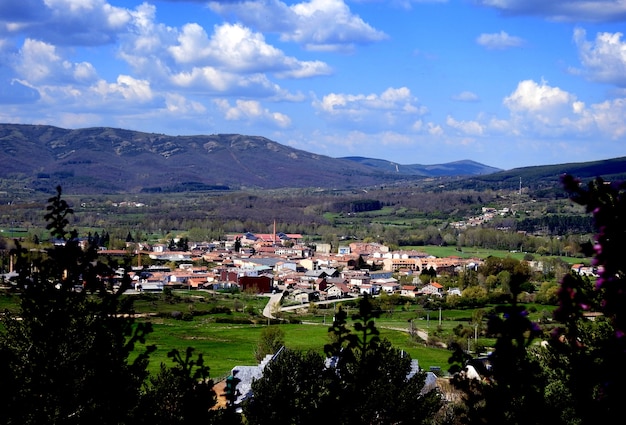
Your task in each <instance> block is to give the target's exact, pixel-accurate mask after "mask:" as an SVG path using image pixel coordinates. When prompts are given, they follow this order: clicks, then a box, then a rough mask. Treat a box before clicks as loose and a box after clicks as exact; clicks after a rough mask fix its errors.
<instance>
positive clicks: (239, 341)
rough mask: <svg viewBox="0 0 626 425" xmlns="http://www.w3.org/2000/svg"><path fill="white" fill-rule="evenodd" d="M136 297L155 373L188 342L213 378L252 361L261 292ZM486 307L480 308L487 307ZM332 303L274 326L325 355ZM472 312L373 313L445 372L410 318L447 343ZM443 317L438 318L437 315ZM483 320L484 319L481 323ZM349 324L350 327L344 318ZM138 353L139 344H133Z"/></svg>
mask: <svg viewBox="0 0 626 425" xmlns="http://www.w3.org/2000/svg"><path fill="white" fill-rule="evenodd" d="M129 296H132V297H133V299H134V306H135V311H136V312H137V313H138V314H141V315H142V316H144V315H146V314H150V317H147V318H145V317H142V318H138V319H137V320H145V321H149V322H150V323H152V326H153V332H152V333H151V334H149V335H148V336H147V340H146V344H148V345H155V346H156V351H155V352H153V353H152V354H151V356H150V364H149V370H150V372H151V373H156V372H157V371H158V370H159V368H160V365H161V363H164V364H166V365H172V363H171V360H170V359H169V358H168V357H167V353H168V352H169V351H170V350H172V349H177V350H179V351H180V352H181V353H184V352H185V350H186V349H187V347H193V348H194V357H195V356H196V355H198V354H202V355H203V358H204V360H205V364H207V365H208V366H209V367H210V369H211V377H212V378H213V379H214V380H219V379H221V378H224V377H225V376H227V375H228V374H229V373H230V371H231V369H232V368H233V367H235V366H242V365H248V366H252V365H256V364H257V361H256V359H255V355H254V351H255V348H256V346H257V344H258V341H259V339H260V335H261V331H262V329H263V328H264V327H265V326H267V325H268V324H267V319H266V318H264V317H263V316H262V315H261V311H262V309H263V307H264V306H265V304H266V303H267V302H268V298H267V297H255V296H250V295H247V294H215V293H209V292H206V291H174V293H172V294H165V293H154V294H150V293H143V294H139V295H129ZM18 302H19V296H18V295H15V294H9V293H3V294H2V295H0V308H2V310H3V311H6V310H9V311H14V312H17V311H18ZM342 305H343V308H345V309H346V310H347V313H348V317H351V316H352V314H354V313H356V307H355V305H354V302H342ZM527 307H528V309H529V311H530V312H531V314H530V319H531V320H534V321H537V320H539V319H540V318H541V317H543V316H545V315H546V314H547V313H549V312H551V311H552V310H553V309H554V307H553V306H543V305H528V306H527ZM490 308H491V307H486V308H484V309H483V310H484V311H485V312H486V313H487V312H488V311H489V310H490ZM333 311H334V310H333V307H326V308H323V307H322V306H319V307H318V308H316V309H314V311H311V312H309V308H308V306H306V305H305V306H304V308H303V309H300V311H298V312H292V313H283V316H284V317H285V318H288V319H289V320H290V321H291V322H301V323H291V324H280V325H276V326H280V328H281V329H282V330H283V332H284V334H285V346H286V347H288V348H291V349H295V350H314V351H318V352H320V353H323V349H324V345H325V344H327V343H328V342H329V337H328V334H329V333H328V329H329V327H330V325H331V324H332V317H333ZM174 312H180V313H183V316H184V317H183V318H180V319H176V318H173V317H172V314H173V313H174ZM473 313H474V311H473V310H442V311H441V316H439V311H428V310H424V309H423V308H422V307H421V306H419V305H417V304H413V303H406V304H405V305H402V306H396V307H395V308H394V309H393V310H392V311H387V312H384V313H382V314H381V316H380V317H379V318H378V319H376V327H377V328H378V329H379V331H380V334H381V337H383V338H386V339H388V340H389V341H390V342H391V343H392V345H393V346H394V347H395V348H398V349H402V350H404V351H406V352H407V353H408V354H409V355H410V356H411V358H413V359H416V360H418V362H419V364H420V366H421V367H422V368H426V369H428V368H429V367H431V366H438V367H440V368H441V369H442V370H443V371H445V370H447V365H448V358H449V357H450V355H451V352H450V351H449V350H447V349H445V348H434V347H430V346H426V345H425V344H424V342H423V341H422V340H420V339H415V338H412V337H411V336H410V334H409V332H408V331H409V327H410V325H411V322H412V324H413V327H414V329H416V330H419V331H422V332H426V333H428V334H429V335H435V336H436V338H437V339H438V340H440V341H442V342H445V341H446V340H447V339H448V338H451V337H452V335H453V333H454V329H455V328H458V327H459V326H461V327H464V328H468V329H470V328H472V325H471V324H470V321H471V320H472V315H473ZM440 317H441V321H440V320H439V319H440ZM481 326H485V323H484V322H483V325H481ZM348 327H349V328H350V329H352V326H351V324H350V322H348ZM478 343H479V345H483V346H490V345H491V344H492V340H489V339H487V338H482V337H480V338H479V340H478ZM136 350H137V352H138V353H139V352H141V351H142V346H137V347H136Z"/></svg>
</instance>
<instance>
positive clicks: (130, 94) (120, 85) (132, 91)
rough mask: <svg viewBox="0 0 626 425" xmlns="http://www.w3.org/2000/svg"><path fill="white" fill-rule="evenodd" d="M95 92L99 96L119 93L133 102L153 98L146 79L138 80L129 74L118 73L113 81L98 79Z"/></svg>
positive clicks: (141, 101)
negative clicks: (107, 81)
mask: <svg viewBox="0 0 626 425" xmlns="http://www.w3.org/2000/svg"><path fill="white" fill-rule="evenodd" d="M95 90H96V92H98V93H99V94H100V95H101V96H103V97H106V96H109V95H120V96H121V97H122V98H123V99H125V100H130V101H133V102H140V103H143V102H149V101H151V100H152V99H153V94H152V90H151V89H150V83H149V82H148V81H146V80H138V79H136V78H133V77H131V76H129V75H120V76H119V77H117V81H116V82H115V83H106V82H104V81H100V82H99V83H98V84H97V85H96V86H95Z"/></svg>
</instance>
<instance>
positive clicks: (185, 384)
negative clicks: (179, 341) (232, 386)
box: [132, 347, 218, 425]
mask: <svg viewBox="0 0 626 425" xmlns="http://www.w3.org/2000/svg"><path fill="white" fill-rule="evenodd" d="M193 351H194V349H193V348H192V347H188V348H187V350H186V351H185V356H184V357H183V356H182V355H181V354H180V352H179V351H178V350H172V351H170V352H169V353H168V354H167V356H168V357H169V358H171V359H172V361H173V362H174V366H173V367H166V366H165V365H164V364H161V369H160V371H159V373H158V374H157V375H156V376H152V377H150V379H149V383H147V384H146V385H145V390H144V393H143V395H142V396H141V398H140V399H139V403H138V405H137V408H136V409H135V411H134V412H133V421H132V423H134V424H137V425H142V424H146V425H148V424H149V425H161V424H162V425H178V424H180V425H183V424H190V423H192V422H193V423H202V424H206V423H213V422H211V421H212V420H213V419H214V418H215V417H216V416H217V415H218V413H217V412H215V411H212V410H210V409H211V407H213V406H214V405H215V404H216V402H217V397H216V394H215V391H213V380H212V379H210V378H209V367H208V366H206V365H205V364H204V360H203V357H202V355H201V354H200V355H198V357H197V360H193V359H192V354H193Z"/></svg>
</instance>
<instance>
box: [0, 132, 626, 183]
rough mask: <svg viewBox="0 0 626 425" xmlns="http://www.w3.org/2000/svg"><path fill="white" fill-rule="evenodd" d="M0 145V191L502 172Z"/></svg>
mask: <svg viewBox="0 0 626 425" xmlns="http://www.w3.org/2000/svg"><path fill="white" fill-rule="evenodd" d="M0 147H1V149H0V161H1V163H2V167H1V168H0V180H2V183H3V184H2V186H3V187H5V188H7V187H11V182H14V183H18V184H19V185H22V186H24V187H26V188H29V189H32V190H42V191H50V190H51V188H52V187H54V186H56V185H61V186H62V187H63V188H64V190H67V189H70V190H71V191H72V192H75V193H138V192H168V191H169V192H172V191H175V192H180V191H190V190H238V189H278V188H303V187H321V188H336V189H346V188H363V187H371V186H375V185H393V184H403V183H406V182H414V181H424V180H427V179H456V180H458V179H460V178H472V179H475V180H473V181H475V182H485V181H489V179H488V178H489V177H490V176H497V175H498V174H499V173H507V171H504V170H501V169H498V168H495V167H491V166H487V165H483V164H480V163H478V162H475V161H470V160H465V161H457V162H451V163H446V164H436V165H418V164H414V165H404V164H397V163H394V162H390V161H385V160H381V159H372V158H362V157H344V158H332V157H328V156H324V155H318V154H314V153H310V152H306V151H303V150H299V149H294V148H291V147H288V146H285V145H282V144H280V143H278V142H275V141H272V140H269V139H267V138H264V137H260V136H247V135H241V134H213V135H197V136H169V135H165V134H156V133H145V132H138V131H131V130H124V129H117V128H108V127H97V128H84V129H63V128H59V127H54V126H48V125H26V124H0ZM625 164H626V160H625V159H622V160H621V161H620V160H617V162H616V163H615V164H614V165H615V168H616V169H617V170H618V171H619V172H626V165H625ZM530 168H531V169H534V167H530ZM534 171H535V172H534V173H533V174H536V169H535V170H534ZM511 172H512V171H511V170H509V171H508V173H511ZM512 174H513V175H516V174H515V172H514V171H513V172H512ZM483 178H484V179H486V180H481V179H483ZM500 180H501V179H498V178H497V177H496V179H495V181H500ZM481 184H482V183H481Z"/></svg>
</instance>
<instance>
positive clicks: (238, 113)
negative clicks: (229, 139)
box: [214, 99, 291, 128]
mask: <svg viewBox="0 0 626 425" xmlns="http://www.w3.org/2000/svg"><path fill="white" fill-rule="evenodd" d="M214 103H215V104H216V105H217V106H218V108H219V109H220V110H221V111H222V113H223V114H224V118H225V119H227V120H229V121H245V122H247V123H251V122H257V123H258V122H262V123H265V124H269V125H271V126H277V127H281V128H285V127H289V126H290V125H291V119H290V118H289V117H288V116H287V115H285V114H282V113H280V112H271V111H270V110H268V109H266V108H264V107H262V105H261V103H260V102H258V101H256V100H236V101H235V105H231V104H230V103H229V102H228V101H227V100H226V99H215V100H214Z"/></svg>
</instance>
